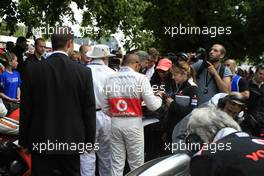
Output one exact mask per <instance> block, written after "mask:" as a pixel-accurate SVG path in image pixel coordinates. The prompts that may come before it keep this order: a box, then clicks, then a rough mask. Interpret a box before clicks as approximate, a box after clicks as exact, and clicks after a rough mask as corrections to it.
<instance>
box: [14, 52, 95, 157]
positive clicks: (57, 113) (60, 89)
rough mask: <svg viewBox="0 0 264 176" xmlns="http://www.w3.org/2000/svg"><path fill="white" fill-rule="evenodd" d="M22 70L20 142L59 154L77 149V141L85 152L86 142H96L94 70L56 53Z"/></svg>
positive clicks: (32, 147) (22, 144)
mask: <svg viewBox="0 0 264 176" xmlns="http://www.w3.org/2000/svg"><path fill="white" fill-rule="evenodd" d="M23 73H24V75H23V78H24V80H23V82H22V87H21V105H20V106H21V109H20V128H19V144H20V145H21V146H23V147H25V148H28V149H30V151H32V152H39V153H40V148H41V147H42V148H46V150H45V151H44V150H43V151H41V153H57V154H63V153H76V152H78V146H77V145H79V149H80V150H79V151H80V152H82V151H83V148H84V145H87V146H90V144H88V143H92V144H93V143H94V141H95V129H96V115H95V98H94V92H93V81H92V74H91V70H90V69H89V68H87V67H84V66H82V65H80V64H77V63H75V62H72V61H71V60H70V59H69V57H68V56H66V55H65V54H62V53H54V54H52V55H51V56H50V57H48V58H47V59H46V60H42V61H40V62H34V63H32V64H28V65H27V66H26V67H25V69H24V72H23ZM41 145H42V146H41ZM48 146H49V147H50V148H49V149H50V150H49V149H48ZM74 146H75V147H74ZM90 147H91V146H90ZM52 148H54V149H55V150H53V151H52ZM88 148H89V147H88ZM47 149H48V150H47ZM74 149H75V150H74Z"/></svg>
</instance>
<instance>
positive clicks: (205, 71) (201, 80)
mask: <svg viewBox="0 0 264 176" xmlns="http://www.w3.org/2000/svg"><path fill="white" fill-rule="evenodd" d="M225 53H226V50H225V48H224V46H222V45H220V44H214V45H213V46H212V48H211V51H210V53H209V58H208V61H207V60H206V59H204V60H203V61H202V60H199V61H198V62H196V63H195V64H193V65H192V67H193V68H194V70H195V71H196V80H197V85H198V97H199V100H200V104H202V103H204V102H206V101H208V100H210V98H212V97H213V96H214V95H215V94H217V93H220V92H225V93H229V92H230V85H231V76H232V73H231V71H230V69H229V68H227V67H224V66H222V65H221V60H222V59H223V58H224V56H225Z"/></svg>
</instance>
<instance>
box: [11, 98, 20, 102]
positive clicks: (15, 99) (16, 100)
mask: <svg viewBox="0 0 264 176" xmlns="http://www.w3.org/2000/svg"><path fill="white" fill-rule="evenodd" d="M12 102H13V103H20V99H17V98H14V99H12Z"/></svg>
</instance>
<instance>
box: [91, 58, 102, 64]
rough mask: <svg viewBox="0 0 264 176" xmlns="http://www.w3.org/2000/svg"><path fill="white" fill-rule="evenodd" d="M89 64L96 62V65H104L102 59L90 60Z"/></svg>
mask: <svg viewBox="0 0 264 176" xmlns="http://www.w3.org/2000/svg"><path fill="white" fill-rule="evenodd" d="M90 64H98V65H105V63H104V61H103V60H102V59H94V60H92V61H91V63H90Z"/></svg>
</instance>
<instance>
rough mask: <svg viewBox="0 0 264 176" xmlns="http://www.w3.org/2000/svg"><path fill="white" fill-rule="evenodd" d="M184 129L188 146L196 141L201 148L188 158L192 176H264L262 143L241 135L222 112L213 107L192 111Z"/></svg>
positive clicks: (261, 140)
mask: <svg viewBox="0 0 264 176" xmlns="http://www.w3.org/2000/svg"><path fill="white" fill-rule="evenodd" d="M187 129H188V130H187V133H188V134H189V135H188V136H187V138H186V144H187V146H193V145H190V144H194V143H193V142H194V141H195V143H196V144H200V145H199V146H200V148H201V150H200V151H199V152H197V153H195V155H194V157H192V159H191V163H190V174H191V176H198V175H199V176H200V175H203V176H207V175H208V176H209V175H210V176H216V175H217V176H220V175H221V176H222V175H223V176H227V175H230V176H231V175H232V176H238V175H239V176H246V175H254V176H260V175H262V174H263V171H264V168H263V167H262V166H263V164H264V160H263V158H264V155H263V151H264V150H263V145H264V140H263V139H260V138H257V137H253V136H250V135H249V134H247V133H245V132H241V128H240V126H239V125H238V124H237V123H236V122H235V121H234V120H233V118H231V117H230V116H229V115H227V114H226V113H225V112H223V111H220V110H218V109H216V108H212V107H204V108H198V109H195V110H193V111H192V113H191V118H190V120H189V122H188V127H187ZM197 142H198V143H197ZM241 146H243V147H241Z"/></svg>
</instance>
